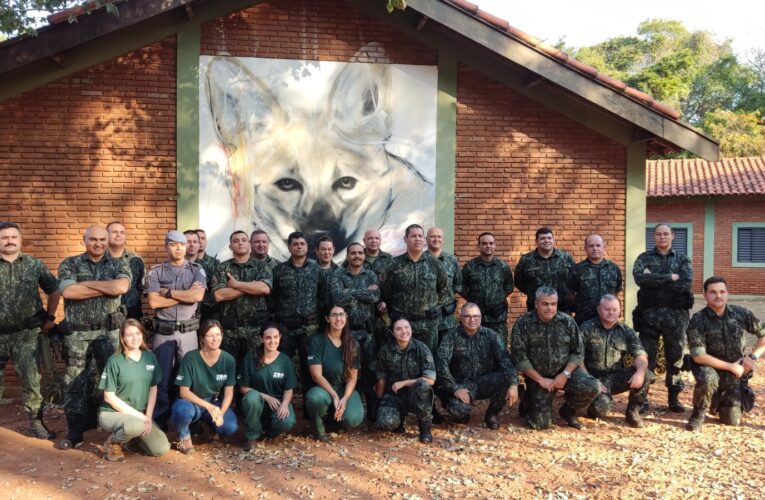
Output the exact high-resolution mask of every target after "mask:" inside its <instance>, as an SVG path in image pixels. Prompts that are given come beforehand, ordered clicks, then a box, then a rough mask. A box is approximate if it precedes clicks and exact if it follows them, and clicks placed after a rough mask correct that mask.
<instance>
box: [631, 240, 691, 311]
mask: <svg viewBox="0 0 765 500" xmlns="http://www.w3.org/2000/svg"><path fill="white" fill-rule="evenodd" d="M646 269H648V270H649V271H651V272H650V273H646V272H645V270H646ZM673 274H677V275H678V276H679V279H678V280H676V281H673V280H672V275H673ZM632 277H633V278H635V283H637V285H638V286H639V287H640V290H638V306H639V307H641V308H643V309H645V308H650V307H672V308H676V309H690V308H691V307H692V305H693V292H692V291H691V287H692V286H693V265H692V264H691V259H689V258H688V256H687V255H684V254H680V253H677V252H675V251H674V250H673V249H671V248H670V250H669V252H668V253H667V254H666V255H662V254H661V253H659V250H658V249H657V248H656V247H654V248H653V249H652V250H649V251H648V252H643V253H641V254H640V255H638V258H637V259H636V260H635V265H634V266H633V268H632ZM689 304H690V305H689ZM686 306H687V307H686Z"/></svg>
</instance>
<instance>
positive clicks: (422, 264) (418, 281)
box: [380, 252, 447, 315]
mask: <svg viewBox="0 0 765 500" xmlns="http://www.w3.org/2000/svg"><path fill="white" fill-rule="evenodd" d="M380 281H381V285H382V299H383V301H384V302H386V304H388V309H389V310H394V311H399V312H401V313H403V314H404V315H407V314H410V315H419V314H425V313H426V312H427V311H428V310H429V309H432V308H433V307H435V306H437V305H439V304H443V303H444V298H445V297H446V294H447V277H446V269H444V266H442V265H441V263H440V262H438V260H437V259H434V258H433V256H431V255H430V254H429V253H427V252H423V253H422V255H421V256H420V258H419V260H417V261H416V262H415V261H413V260H412V259H411V258H410V257H409V254H406V253H404V254H401V255H399V256H397V257H394V258H393V260H392V261H391V263H390V265H388V266H387V267H386V268H385V271H384V273H383V277H382V279H381V280H380Z"/></svg>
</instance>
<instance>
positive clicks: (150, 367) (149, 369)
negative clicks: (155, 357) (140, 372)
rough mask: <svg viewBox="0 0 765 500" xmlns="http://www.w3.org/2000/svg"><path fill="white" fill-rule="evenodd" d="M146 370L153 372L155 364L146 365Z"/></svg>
mask: <svg viewBox="0 0 765 500" xmlns="http://www.w3.org/2000/svg"><path fill="white" fill-rule="evenodd" d="M146 371H150V372H153V371H154V365H146Z"/></svg>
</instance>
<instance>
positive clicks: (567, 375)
mask: <svg viewBox="0 0 765 500" xmlns="http://www.w3.org/2000/svg"><path fill="white" fill-rule="evenodd" d="M563 375H565V376H566V378H571V372H570V371H568V370H563Z"/></svg>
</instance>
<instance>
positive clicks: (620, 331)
mask: <svg viewBox="0 0 765 500" xmlns="http://www.w3.org/2000/svg"><path fill="white" fill-rule="evenodd" d="M579 330H580V331H581V332H582V339H583V341H584V366H585V367H586V368H587V370H588V371H589V372H590V373H592V374H593V375H600V374H607V373H611V372H615V371H619V370H620V369H622V368H624V357H625V356H626V355H628V354H629V355H630V356H632V357H633V358H634V357H637V356H641V355H642V356H647V354H646V352H645V350H644V349H643V344H641V343H640V339H639V338H638V336H637V334H636V333H635V330H633V329H632V328H630V327H628V326H627V325H625V324H624V323H621V322H618V323H616V324H615V325H614V326H613V328H611V329H610V330H607V329H606V327H604V326H603V324H602V323H601V322H600V318H593V319H591V320H589V321H585V322H584V323H582V324H581V325H580V326H579Z"/></svg>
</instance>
